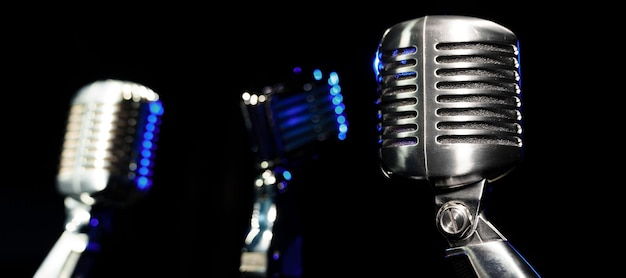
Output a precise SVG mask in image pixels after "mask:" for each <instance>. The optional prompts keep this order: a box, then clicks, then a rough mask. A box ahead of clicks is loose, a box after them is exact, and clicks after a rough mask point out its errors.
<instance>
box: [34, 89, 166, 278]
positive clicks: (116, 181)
mask: <svg viewBox="0 0 626 278" xmlns="http://www.w3.org/2000/svg"><path fill="white" fill-rule="evenodd" d="M162 114H163V106H162V104H161V100H160V99H159V95H158V94H157V93H155V92H154V91H152V90H151V89H149V88H147V87H145V86H143V85H140V84H137V83H132V82H127V81H120V80H112V79H109V80H102V81H96V82H93V83H91V84H88V85H86V86H84V87H82V88H81V89H80V90H79V91H78V92H77V94H76V95H75V96H74V98H73V100H72V103H71V108H70V111H69V117H68V120H67V126H66V133H65V141H64V143H63V148H62V152H61V156H60V164H59V172H58V175H57V190H58V192H59V193H60V194H62V195H64V196H66V197H65V208H66V214H67V215H66V222H65V227H64V230H63V232H62V234H61V236H60V237H59V239H58V240H57V241H56V243H55V244H54V245H53V247H52V249H51V250H50V251H49V253H48V255H47V256H46V258H45V259H44V261H43V262H42V264H41V265H40V266H39V268H38V269H37V271H36V273H35V275H34V277H37V278H39V277H41V278H43V277H55V278H61V277H88V276H89V275H88V272H89V268H90V266H91V265H92V264H93V260H94V258H93V257H94V256H93V255H94V254H97V253H98V251H99V249H100V247H101V246H100V243H101V242H100V240H101V239H102V238H103V237H104V236H106V234H107V233H108V232H110V227H109V225H108V224H110V223H109V221H110V216H111V214H112V212H111V209H113V208H123V207H125V206H127V205H129V204H131V203H133V202H134V201H135V200H136V199H137V198H140V197H141V196H143V195H145V194H146V192H147V191H148V190H149V189H150V187H151V185H152V177H153V167H154V159H155V150H156V146H157V145H156V143H157V139H158V134H159V131H160V124H161V116H162Z"/></svg>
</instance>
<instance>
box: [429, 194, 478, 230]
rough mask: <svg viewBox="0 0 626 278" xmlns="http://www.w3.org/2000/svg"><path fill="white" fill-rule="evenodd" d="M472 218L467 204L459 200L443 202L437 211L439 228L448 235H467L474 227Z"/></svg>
mask: <svg viewBox="0 0 626 278" xmlns="http://www.w3.org/2000/svg"><path fill="white" fill-rule="evenodd" d="M472 220H473V218H472V214H471V213H470V211H469V209H468V208H467V206H465V204H463V203H461V202H458V201H450V202H447V203H445V204H443V205H442V206H441V208H439V212H437V223H438V227H439V230H441V231H442V232H443V233H444V234H445V235H447V236H452V237H457V238H462V237H464V236H466V235H467V234H468V231H470V228H471V227H472Z"/></svg>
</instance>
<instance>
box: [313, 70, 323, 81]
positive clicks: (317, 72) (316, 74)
mask: <svg viewBox="0 0 626 278" xmlns="http://www.w3.org/2000/svg"><path fill="white" fill-rule="evenodd" d="M322 77H323V75H322V71H321V70H319V69H315V70H314V71H313V78H314V79H315V80H322Z"/></svg>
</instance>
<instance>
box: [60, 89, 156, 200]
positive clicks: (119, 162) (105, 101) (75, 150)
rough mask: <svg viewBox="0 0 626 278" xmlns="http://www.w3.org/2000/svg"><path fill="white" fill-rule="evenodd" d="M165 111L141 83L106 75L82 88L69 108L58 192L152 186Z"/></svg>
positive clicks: (122, 190)
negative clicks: (112, 78)
mask: <svg viewBox="0 0 626 278" xmlns="http://www.w3.org/2000/svg"><path fill="white" fill-rule="evenodd" d="M162 114H163V106H162V104H161V101H160V100H159V96H158V95H157V94H156V93H155V92H153V91H152V90H151V89H149V88H147V87H144V86H142V85H139V84H135V83H130V82H123V81H117V80H106V81H97V82H94V83H92V84H90V85H88V86H85V87H83V88H82V89H81V90H80V91H79V92H78V94H77V95H76V97H75V98H74V100H73V102H72V105H71V108H70V112H69V117H68V121H67V127H66V134H65V141H64V143H63V149H62V152H61V161H60V166H59V173H58V176H57V181H58V188H59V191H61V192H62V193H64V194H68V195H80V194H82V193H89V194H92V193H96V194H105V192H111V193H112V194H117V195H120V196H123V195H126V194H128V192H127V191H145V190H148V189H149V187H150V186H151V184H152V175H153V173H152V171H153V167H154V159H155V151H156V147H157V146H156V143H157V140H158V133H159V131H160V124H161V116H162Z"/></svg>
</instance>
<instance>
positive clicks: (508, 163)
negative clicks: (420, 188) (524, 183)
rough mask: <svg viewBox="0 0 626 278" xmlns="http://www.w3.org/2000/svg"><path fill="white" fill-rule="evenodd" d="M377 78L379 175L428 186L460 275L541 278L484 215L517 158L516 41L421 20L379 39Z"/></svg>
mask: <svg viewBox="0 0 626 278" xmlns="http://www.w3.org/2000/svg"><path fill="white" fill-rule="evenodd" d="M374 70H375V74H376V79H377V84H378V88H377V93H378V100H377V106H378V113H379V122H378V126H377V128H378V131H379V158H380V166H381V170H382V172H383V174H384V175H385V176H387V177H388V178H395V177H400V178H405V179H412V180H421V181H426V182H427V183H429V184H431V185H432V186H433V188H434V192H435V205H436V208H437V210H438V212H437V214H436V218H435V219H436V225H437V227H438V229H439V231H440V232H441V234H442V235H443V236H444V237H445V238H446V239H447V241H448V243H449V245H450V247H449V248H448V249H447V250H446V258H447V260H448V261H450V262H452V265H453V266H455V269H456V270H457V273H458V274H460V275H461V276H463V275H464V274H470V276H472V277H537V276H539V275H538V274H537V272H536V271H535V270H534V269H533V268H532V267H531V266H530V264H528V262H527V261H526V260H525V259H524V258H523V257H522V256H521V255H520V254H519V253H518V252H517V251H516V250H515V249H514V248H513V246H512V245H511V244H509V242H508V240H507V239H506V238H505V237H504V236H503V235H502V234H501V233H500V232H499V231H498V230H497V229H496V228H495V227H494V226H493V225H492V224H491V223H490V222H489V221H488V220H487V219H486V218H485V215H484V195H485V194H484V193H485V192H486V191H487V188H488V186H489V185H490V183H491V182H493V181H496V180H498V179H499V178H501V177H503V176H505V175H506V174H507V173H509V172H510V171H512V170H513V169H514V168H515V166H516V165H517V164H518V163H519V161H520V159H521V157H522V114H521V88H520V87H521V86H520V84H521V82H520V80H521V79H520V65H519V41H518V39H517V37H516V35H515V34H514V33H513V32H511V31H510V30H509V29H507V28H505V27H503V26H500V25H498V24H496V23H494V22H491V21H488V20H483V19H479V18H473V17H466V16H452V15H445V16H424V17H421V18H417V19H413V20H408V21H404V22H401V23H398V24H396V25H394V26H392V27H390V28H388V29H387V30H385V32H384V34H383V37H382V39H381V40H380V44H379V46H378V48H377V51H376V57H375V59H374Z"/></svg>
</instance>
